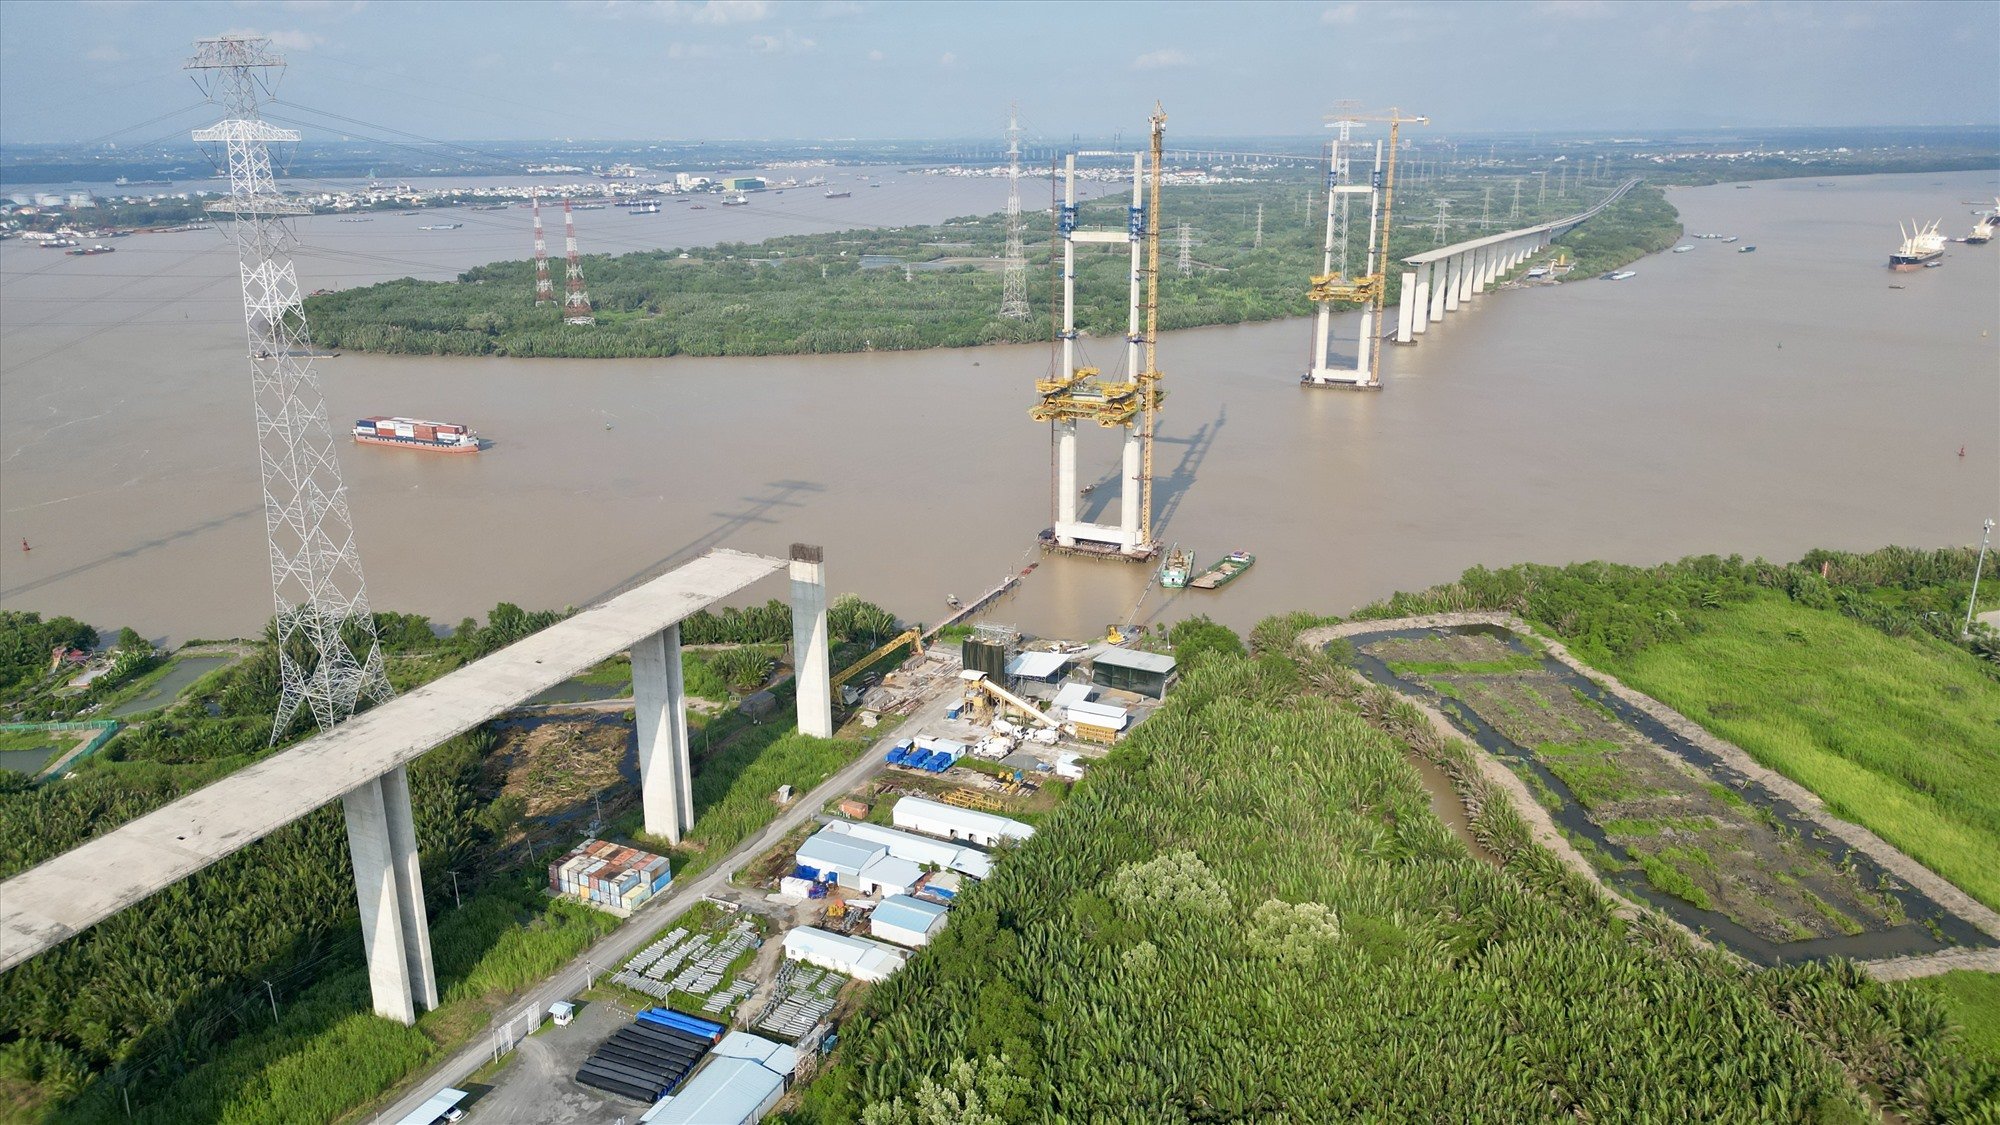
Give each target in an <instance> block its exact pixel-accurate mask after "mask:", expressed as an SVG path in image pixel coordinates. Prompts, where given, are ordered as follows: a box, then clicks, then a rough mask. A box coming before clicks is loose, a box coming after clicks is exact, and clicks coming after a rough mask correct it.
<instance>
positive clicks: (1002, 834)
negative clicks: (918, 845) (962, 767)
mask: <svg viewBox="0 0 2000 1125" xmlns="http://www.w3.org/2000/svg"><path fill="white" fill-rule="evenodd" d="M891 819H893V820H894V821H895V823H896V827H898V828H907V829H910V830H911V831H913V832H922V833H925V834H927V835H931V836H943V837H944V838H946V839H948V840H966V841H969V842H971V843H974V844H978V845H980V846H982V847H988V848H990V847H993V846H994V845H995V844H998V843H1000V841H1002V840H1025V839H1027V838H1028V837H1030V836H1033V835H1034V834H1035V830H1034V829H1033V828H1032V827H1030V826H1028V825H1026V824H1022V823H1021V822H1020V821H1018V820H1009V819H1008V818H1006V817H1004V816H995V815H993V814H992V813H987V812H980V811H979V810H977V809H961V808H959V807H958V806H957V805H947V804H943V803H941V802H938V801H926V800H924V799H923V798H922V797H904V798H902V799H901V800H899V801H897V802H896V808H895V810H894V812H893V814H892V817H891ZM968 874H970V872H968Z"/></svg>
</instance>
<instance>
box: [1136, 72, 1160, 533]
mask: <svg viewBox="0 0 2000 1125" xmlns="http://www.w3.org/2000/svg"><path fill="white" fill-rule="evenodd" d="M1151 124H1152V127H1153V167H1152V183H1151V184H1149V185H1148V190H1149V191H1150V193H1151V197H1150V198H1149V199H1148V200H1147V202H1146V369H1145V370H1144V371H1141V372H1139V373H1138V377H1137V382H1138V384H1139V414H1140V430H1139V542H1141V543H1151V542H1152V541H1153V427H1154V422H1155V420H1156V419H1157V418H1158V417H1159V414H1160V368H1159V364H1158V363H1157V362H1156V360H1157V358H1158V356H1157V349H1158V347H1159V343H1160V163H1161V158H1162V156H1163V152H1164V147H1165V144H1166V137H1167V109H1166V107H1165V106H1163V105H1161V104H1160V103H1159V102H1154V103H1153V116H1152V121H1151Z"/></svg>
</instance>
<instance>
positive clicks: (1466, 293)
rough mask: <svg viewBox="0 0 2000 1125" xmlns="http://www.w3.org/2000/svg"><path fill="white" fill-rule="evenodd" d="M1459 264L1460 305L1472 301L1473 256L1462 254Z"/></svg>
mask: <svg viewBox="0 0 2000 1125" xmlns="http://www.w3.org/2000/svg"><path fill="white" fill-rule="evenodd" d="M1458 257H1459V263H1458V303H1459V304H1461V305H1462V304H1464V303H1465V302H1467V301H1470V300H1472V255H1470V254H1460V255H1459V256H1458Z"/></svg>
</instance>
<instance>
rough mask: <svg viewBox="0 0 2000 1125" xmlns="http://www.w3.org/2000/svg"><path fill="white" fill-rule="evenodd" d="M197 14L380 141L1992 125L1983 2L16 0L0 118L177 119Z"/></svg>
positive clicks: (119, 138)
mask: <svg viewBox="0 0 2000 1125" xmlns="http://www.w3.org/2000/svg"><path fill="white" fill-rule="evenodd" d="M219 34H263V35H268V36H270V37H271V39H272V41H273V43H274V45H275V46H276V47H277V49H278V50H279V51H281V52H282V53H284V54H285V55H286V56H287V58H288V60H289V61H290V63H291V67H290V70H289V72H288V73H287V74H286V75H285V77H284V79H283V82H282V84H281V85H280V86H279V88H278V96H279V97H280V98H283V99H285V100H287V101H290V102H292V103H295V104H296V105H298V106H303V107H310V108H311V109H313V110H318V111H321V112H322V113H323V114H336V115H340V116H341V117H344V118H347V119H350V122H349V123H350V125H351V132H350V133H349V134H348V135H349V136H351V137H353V138H355V139H372V140H384V139H386V140H391V141H400V142H406V143H414V139H415V138H424V139H448V140H468V141H477V140H484V141H496V140H530V139H578V140H581V139H598V138H601V139H615V140H626V141H633V140H640V141H643V140H672V141H693V140H703V139H714V140H758V139H805V138H824V139H828V140H886V139H898V138H908V139H943V138H968V137H980V136H987V135H997V134H999V133H1000V132H1001V131H1002V130H1004V128H1005V125H1006V117H1007V107H1008V104H1009V103H1018V104H1019V106H1020V114H1021V119H1022V125H1023V128H1024V129H1025V130H1026V132H1027V134H1028V135H1029V136H1030V137H1031V138H1033V139H1035V140H1038V141H1042V142H1047V141H1059V140H1063V139H1066V138H1068V137H1069V136H1071V135H1072V134H1079V133H1080V134H1084V135H1092V136H1103V135H1108V134H1110V133H1113V132H1115V131H1121V130H1122V131H1123V132H1125V133H1126V134H1127V135H1128V136H1134V135H1137V134H1139V133H1140V132H1142V131H1143V129H1144V122H1145V117H1146V114H1147V112H1148V111H1149V110H1150V109H1151V107H1152V103H1153V101H1154V100H1155V99H1158V100H1160V101H1162V102H1163V103H1165V106H1166V109H1167V112H1168V114H1169V117H1170V122H1171V123H1170V125H1169V129H1170V131H1171V132H1173V133H1174V134H1176V135H1179V136H1182V137H1196V136H1199V137H1215V138H1220V137H1229V136H1256V135H1263V136H1299V135H1309V134H1312V133H1315V132H1316V131H1317V130H1318V128H1319V125H1320V121H1321V118H1322V117H1323V116H1324V114H1325V113H1326V112H1327V111H1328V110H1329V109H1330V108H1331V106H1332V104H1333V103H1334V101H1336V100H1337V99H1342V98H1354V99H1358V100H1360V101H1362V102H1363V103H1365V104H1368V105H1371V106H1389V105H1396V106H1400V107H1402V108H1403V109H1404V110H1406V111H1410V112H1417V113H1425V114H1428V115H1430V117H1431V118H1432V120H1433V122H1434V127H1435V128H1437V129H1438V130H1440V131H1446V132H1451V133H1458V134H1463V133H1470V132H1502V131H1518V132H1531V131H1547V132H1569V131H1587V132H1607V131H1609V132H1617V131H1632V132H1641V133H1643V132H1659V131H1667V130H1676V129H1680V130H1697V129H1702V130H1707V129H1728V128H1746V129H1748V128H1785V127H1815V126H1844V125H1857V126H1871V125H1872V126H1895V125H1991V124H1994V123H1996V122H1997V121H2000V53H1996V51H1995V48H1994V44H1995V43H1996V42H2000V4H1995V3H1989V2H1981V3H1971V4H1942V3H1927V4H1867V3H1852V4H1833V3H1806V2H1801V3H1764V2H1743V0H1692V2H1687V3H1604V2H1598V0H1545V2H1540V3H1528V2H1522V3H1512V4H1499V3H1488V4H1472V3H1437V4H1429V3H1394V2H1389V3H1353V2H1347V3H1326V2H1320V3H1309V4H1308V3H1300V4H1281V3H1241V4H1227V5H1198V4H1175V5H1139V4H1099V3H1084V4H1060V5H1059V4H1043V3H1022V4H973V3H934V4H903V3H869V2H861V3H856V2H851V0H800V2H796V3H780V2H772V0H661V2H656V3H640V2H629V0H574V2H570V3H541V4H533V3H521V4H486V5H479V4H463V3H461V4H430V5H403V4H393V5H392V4H382V3H368V2H367V0H342V2H333V0H328V2H312V0H273V2H243V3H220V2H200V3H133V2H126V0H85V2H81V3H43V2H31V0H15V2H12V3H8V4H5V5H0V141H6V142H10V143H29V142H61V143H83V142H98V143H118V144H122V145H126V146H129V145H132V144H138V143H144V142H149V141H158V140H171V139H184V138H185V136H186V131H187V129H189V128H193V127H194V126H195V125H197V124H200V123H203V122H205V121H208V120H212V119H213V118H214V117H215V116H217V110H216V108H215V107H213V106H203V105H201V104H200V101H201V99H200V95H199V92H198V91H197V90H196V89H195V88H194V86H193V85H192V83H190V82H189V81H188V79H187V78H186V76H184V75H183V74H182V73H181V72H180V66H181V63H182V62H183V61H184V60H185V58H186V57H187V56H188V55H189V54H191V52H192V43H193V41H194V40H195V39H198V38H202V37H206V36H212V35H219ZM1919 47H1920V48H1921V50H1922V58H1921V61H1920V62H1914V63H1913V62H1912V61H1911V59H1910V57H1909V52H1911V51H1912V50H1916V49H1918V48H1919ZM314 120H327V119H325V118H323V117H316V118H314ZM311 135H312V136H313V137H314V138H315V139H337V138H338V136H339V135H340V134H339V133H337V132H335V131H334V130H332V129H330V128H328V129H318V128H315V129H312V130H311Z"/></svg>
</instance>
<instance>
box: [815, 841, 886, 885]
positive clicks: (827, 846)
mask: <svg viewBox="0 0 2000 1125" xmlns="http://www.w3.org/2000/svg"><path fill="white" fill-rule="evenodd" d="M888 854H889V849H888V848H887V847H885V846H883V845H882V844H880V843H878V842H876V841H872V840H863V839H860V838H857V837H853V836H849V835H846V834H845V833H840V832H832V831H829V830H827V829H825V828H822V829H820V830H819V831H818V832H815V833H813V834H812V835H811V836H809V837H807V838H806V842H805V843H803V844H801V845H799V850H798V854H797V856H796V857H795V858H796V859H797V860H798V862H799V864H800V865H801V866H804V867H810V868H812V869H813V870H815V871H820V872H830V873H832V874H833V876H834V877H835V878H836V879H837V880H838V881H839V883H840V885H841V886H843V887H847V888H849V889H851V890H860V889H861V870H862V868H864V867H867V866H868V865H869V864H871V863H873V862H875V861H876V860H878V859H881V858H882V857H884V856H886V855H888Z"/></svg>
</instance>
